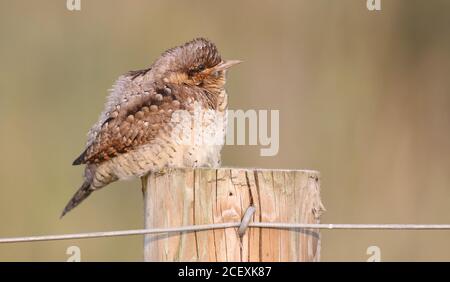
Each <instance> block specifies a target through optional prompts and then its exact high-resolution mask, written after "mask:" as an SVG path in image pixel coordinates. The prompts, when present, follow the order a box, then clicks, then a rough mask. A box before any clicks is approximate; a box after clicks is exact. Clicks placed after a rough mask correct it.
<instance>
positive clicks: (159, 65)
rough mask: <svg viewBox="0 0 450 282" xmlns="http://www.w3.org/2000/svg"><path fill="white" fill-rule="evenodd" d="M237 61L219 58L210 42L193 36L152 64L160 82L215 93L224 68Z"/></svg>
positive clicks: (222, 84)
mask: <svg viewBox="0 0 450 282" xmlns="http://www.w3.org/2000/svg"><path fill="white" fill-rule="evenodd" d="M240 62H241V61H238V60H228V61H225V60H222V58H221V57H220V54H219V52H218V50H217V48H216V46H215V45H214V43H212V42H210V41H208V40H206V39H204V38H197V39H194V40H192V41H190V42H187V43H186V44H184V45H182V46H179V47H176V48H173V49H170V50H168V51H166V52H165V53H164V54H163V55H162V56H161V58H160V59H159V60H158V61H157V62H156V63H155V67H156V69H157V73H159V76H160V78H161V79H162V80H163V82H164V83H169V84H173V85H186V86H191V87H200V88H204V89H206V90H209V91H211V92H215V91H220V90H221V89H223V87H224V85H225V74H226V71H227V69H228V68H229V67H231V66H233V65H235V64H238V63H240Z"/></svg>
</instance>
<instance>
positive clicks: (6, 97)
mask: <svg viewBox="0 0 450 282" xmlns="http://www.w3.org/2000/svg"><path fill="white" fill-rule="evenodd" d="M381 2H382V10H381V11H379V12H370V11H368V10H367V9H366V1H365V0H345V1H329V0H308V1H275V0H273V1H259V0H254V1H238V0H235V1H209V0H208V1H207V0H204V1H167V0H165V1H146V0H140V1H138V0H133V1H118V0H114V1H111V0H97V1H88V0H82V1H81V11H79V12H71V11H68V10H67V9H66V1H63V0H59V1H56V0H54V1H25V0H14V1H13V0H9V1H7V0H2V1H0V38H1V43H0V134H1V135H0V156H1V162H0V222H1V225H0V237H9V236H23V235H41V234H61V233H74V232H75V233H76V232H89V231H107V230H122V229H135V228H142V226H143V216H142V213H143V212H142V209H143V207H142V197H141V191H140V186H139V181H137V180H136V181H132V182H122V183H115V184H112V185H110V186H108V188H106V189H104V190H101V191H98V192H96V193H94V194H93V196H91V197H90V198H89V199H88V200H87V201H85V202H84V203H83V204H82V205H81V206H80V207H78V208H77V209H75V210H74V211H73V212H71V213H70V214H69V215H68V216H67V217H65V218H64V219H63V220H59V215H60V212H61V210H62V208H63V207H64V205H65V204H66V202H67V201H68V200H69V198H70V197H71V196H72V194H73V193H74V191H75V190H76V189H77V188H78V187H79V185H80V184H81V175H82V170H83V168H82V167H72V166H71V162H72V161H73V159H74V158H75V157H76V156H78V154H79V153H80V152H81V151H82V148H83V146H84V143H85V140H86V133H87V130H88V129H89V128H90V126H91V125H92V124H93V123H94V122H95V121H96V119H97V117H98V115H99V113H100V111H101V110H102V108H103V102H104V101H105V97H106V95H107V89H109V88H110V87H111V85H112V83H113V82H114V80H115V79H116V78H117V77H118V76H119V75H120V74H121V73H124V72H126V71H128V70H132V69H140V68H144V67H146V66H149V65H150V64H151V63H152V62H153V60H154V59H155V58H156V57H158V56H159V55H160V54H161V53H162V52H163V51H164V50H165V49H167V48H169V47H173V46H176V45H179V44H181V43H184V42H185V41H188V40H190V39H192V38H194V37H198V36H204V37H207V38H209V39H211V40H212V41H214V42H215V43H216V44H217V46H218V48H219V50H220V51H221V53H222V56H223V57H224V58H229V59H241V60H244V61H245V63H244V64H241V65H239V66H238V67H236V68H233V70H232V71H230V73H229V76H228V78H229V79H228V87H227V88H228V91H229V94H230V108H231V109H278V110H280V120H281V131H280V134H281V136H280V150H279V154H278V155H277V156H275V157H260V155H259V149H260V148H259V147H252V146H227V147H226V148H225V149H224V152H223V158H224V165H227V166H249V167H253V166H255V167H265V168H308V169H317V170H320V171H321V174H322V199H323V202H324V204H325V206H326V208H327V212H326V213H325V214H324V215H323V217H322V222H324V223H450V173H449V172H450V146H449V145H450V79H449V74H450V16H449V13H450V1H446V0H441V1H439V0H428V1H423V0H396V1H386V0H382V1H381ZM322 235H323V236H322V260H324V261H334V260H338V261H343V260H355V261H365V260H366V259H367V258H368V255H366V249H367V248H368V247H369V246H372V245H376V246H379V247H380V248H381V259H382V260H385V261H398V260H408V261H409V260H412V261H417V260H426V261H431V260H433V261H434V260H450V233H449V232H448V231H405V232H403V231H328V230H325V231H323V232H322ZM71 245H77V246H79V247H80V248H81V251H82V253H81V259H82V260H83V261H91V260H102V261H118V260H126V261H139V260H141V259H142V237H140V236H135V237H119V238H108V239H90V240H79V241H77V240H73V241H57V242H42V243H20V244H8V245H0V260H2V261H8V260H14V261H23V260H26V261H29V260H31V261H49V260H51V261H53V260H55V261H64V260H66V259H67V257H68V256H67V255H66V254H65V252H66V248H67V247H69V246H71Z"/></svg>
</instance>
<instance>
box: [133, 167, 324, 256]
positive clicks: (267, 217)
mask: <svg viewBox="0 0 450 282" xmlns="http://www.w3.org/2000/svg"><path fill="white" fill-rule="evenodd" d="M142 180H143V189H144V206H145V228H163V227H179V226H187V225H199V224H213V223H224V222H239V221H241V219H242V217H243V215H244V213H245V211H246V210H247V208H248V207H249V206H250V205H252V204H253V205H254V206H255V208H256V211H255V213H254V215H253V217H252V220H251V222H252V221H253V222H282V223H319V217H320V214H321V213H322V211H324V208H323V205H322V203H321V200H320V183H319V173H318V172H316V171H308V170H267V169H241V168H219V169H202V168H201V169H188V168H186V169H170V170H166V171H165V172H164V173H152V174H149V175H148V177H143V179H142ZM144 259H145V261H208V262H210V261H211V262H213V261H256V262H261V261H319V259H320V234H319V231H318V230H311V229H308V230H307V229H273V228H253V227H250V228H248V229H247V231H246V232H245V234H244V235H243V236H242V237H240V236H239V235H238V232H237V228H227V229H215V230H206V231H195V232H182V233H170V234H156V235H155V234H154V235H151V234H150V235H145V238H144Z"/></svg>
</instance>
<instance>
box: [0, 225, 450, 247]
mask: <svg viewBox="0 0 450 282" xmlns="http://www.w3.org/2000/svg"><path fill="white" fill-rule="evenodd" d="M240 225H241V222H227V223H215V224H203V225H189V226H182V227H168V228H151V229H134V230H120V231H106V232H89V233H77V234H62V235H43V236H28V237H11V238H0V244H4V243H20V242H37V241H56V240H72V239H88V238H101V237H117V236H132V235H145V234H158V233H180V232H194V231H205V230H212V229H225V228H233V227H239V226H240ZM248 226H249V227H250V228H276V229H346V230H450V224H301V223H277V222H251V223H249V225H248Z"/></svg>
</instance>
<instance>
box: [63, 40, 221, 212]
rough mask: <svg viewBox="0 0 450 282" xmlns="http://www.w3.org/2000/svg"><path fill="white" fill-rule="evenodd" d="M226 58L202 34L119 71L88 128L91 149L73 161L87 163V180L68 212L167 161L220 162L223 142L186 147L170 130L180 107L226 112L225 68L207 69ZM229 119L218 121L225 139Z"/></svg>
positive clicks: (186, 163)
mask: <svg viewBox="0 0 450 282" xmlns="http://www.w3.org/2000/svg"><path fill="white" fill-rule="evenodd" d="M221 62H223V61H222V59H221V57H220V55H219V53H218V51H217V49H216V47H215V45H214V44H213V43H211V42H209V41H208V40H206V39H202V38H199V39H195V40H193V41H190V42H188V43H186V44H184V45H182V46H180V47H176V48H172V49H169V50H168V51H166V52H164V53H163V54H162V55H161V57H160V58H159V59H158V60H156V61H155V63H154V64H153V65H152V66H150V67H149V68H146V69H143V70H139V71H130V72H128V73H126V74H124V75H122V76H120V77H119V78H118V80H117V81H116V82H115V84H114V86H113V89H112V90H111V93H110V95H109V96H108V98H107V102H106V104H105V109H104V111H103V112H102V113H101V115H100V117H99V119H98V121H97V123H95V124H94V126H93V127H92V128H91V130H90V131H89V133H88V140H87V144H86V149H85V150H84V152H83V153H82V154H81V155H80V156H79V157H78V158H77V159H76V160H75V161H74V162H73V164H74V165H78V164H86V170H85V181H84V183H83V185H82V187H81V188H80V189H79V190H78V191H77V193H76V194H75V195H74V196H73V198H72V200H71V201H70V202H69V203H68V204H67V206H66V208H65V209H64V211H63V215H64V214H65V213H67V212H68V211H70V210H71V209H72V208H74V207H75V206H77V205H78V204H79V203H80V202H81V201H83V200H84V199H85V198H86V197H87V196H88V195H89V194H90V193H91V192H92V191H94V190H96V189H99V188H101V187H104V186H105V185H107V184H109V183H110V182H113V181H116V180H119V179H127V178H129V177H131V176H140V175H142V174H145V173H147V172H148V171H151V170H159V169H161V168H163V167H167V166H171V167H183V166H216V165H219V164H220V149H221V147H222V146H221V145H220V144H219V145H218V146H217V145H216V146H210V147H211V148H205V147H204V146H203V147H200V146H182V145H180V144H178V143H176V142H175V141H174V140H173V138H172V136H171V130H172V129H173V128H174V126H176V124H174V121H173V119H172V115H173V113H174V112H175V111H177V110H186V111H187V112H189V113H191V114H193V111H194V108H195V107H199V108H200V109H201V110H213V111H214V112H216V113H217V114H218V115H219V116H220V117H226V116H225V113H226V107H227V96H226V93H225V91H224V85H225V70H223V71H219V72H217V73H215V74H214V75H208V76H205V75H204V74H203V72H202V70H203V69H209V68H214V67H215V66H217V65H218V64H220V63H221ZM224 121H225V123H224V124H220V125H218V126H216V125H214V126H216V127H217V131H219V132H221V133H222V135H220V136H221V137H220V138H223V139H224V137H225V130H226V119H224ZM205 126H208V124H205Z"/></svg>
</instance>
